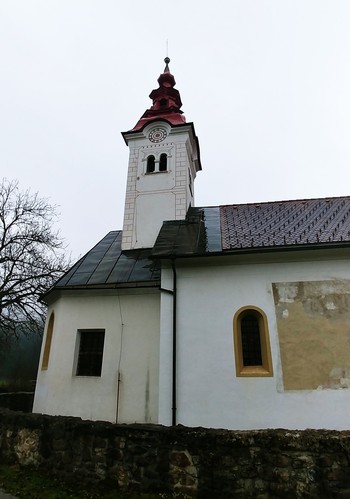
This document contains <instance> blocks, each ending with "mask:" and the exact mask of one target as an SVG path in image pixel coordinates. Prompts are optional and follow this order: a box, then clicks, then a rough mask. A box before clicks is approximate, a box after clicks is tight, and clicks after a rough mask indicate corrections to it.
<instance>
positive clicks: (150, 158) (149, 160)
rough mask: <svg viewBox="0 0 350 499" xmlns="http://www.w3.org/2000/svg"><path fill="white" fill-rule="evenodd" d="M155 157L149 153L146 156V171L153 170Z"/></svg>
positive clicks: (151, 171) (150, 171)
mask: <svg viewBox="0 0 350 499" xmlns="http://www.w3.org/2000/svg"><path fill="white" fill-rule="evenodd" d="M155 165H156V158H155V157H154V156H153V155H152V154H151V156H148V158H147V170H146V171H147V173H153V172H154V170H155Z"/></svg>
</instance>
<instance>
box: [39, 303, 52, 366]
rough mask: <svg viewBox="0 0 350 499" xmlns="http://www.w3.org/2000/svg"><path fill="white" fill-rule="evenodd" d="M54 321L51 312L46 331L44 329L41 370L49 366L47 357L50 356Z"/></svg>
mask: <svg viewBox="0 0 350 499" xmlns="http://www.w3.org/2000/svg"><path fill="white" fill-rule="evenodd" d="M54 322H55V314H54V313H53V312H52V314H51V315H50V319H49V323H48V326H47V331H46V338H45V347H44V354H43V361H42V364H41V370H42V371H46V370H47V368H48V366H49V357H50V350H51V341H52V333H53V326H54Z"/></svg>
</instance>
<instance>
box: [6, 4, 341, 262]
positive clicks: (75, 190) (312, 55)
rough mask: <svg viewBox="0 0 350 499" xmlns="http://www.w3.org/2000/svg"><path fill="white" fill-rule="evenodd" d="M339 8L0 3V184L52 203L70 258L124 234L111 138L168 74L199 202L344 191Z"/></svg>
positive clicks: (121, 171)
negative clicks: (195, 162) (194, 143)
mask: <svg viewBox="0 0 350 499" xmlns="http://www.w3.org/2000/svg"><path fill="white" fill-rule="evenodd" d="M349 26H350V1H349V0H290V1H289V0H227V1H226V0H217V1H215V2H214V1H207V0H176V1H166V0H163V1H159V0H157V1H154V0H148V1H145V0H133V1H118V0H57V1H56V0H0V68H1V70H0V167H1V170H0V173H1V177H2V176H4V177H7V178H9V179H18V180H19V182H20V186H21V188H22V189H26V188H30V189H32V190H33V191H39V194H40V195H41V196H42V197H47V198H49V199H50V201H51V202H52V203H53V204H56V205H58V206H59V212H60V224H59V226H60V230H61V234H62V236H63V237H64V238H65V239H66V241H67V243H68V250H69V251H70V252H71V253H72V256H73V258H76V257H78V256H79V255H82V254H84V253H85V252H86V251H88V250H89V249H90V248H91V247H92V246H93V245H94V244H95V243H96V242H97V241H99V240H100V239H101V238H102V237H103V236H104V235H105V234H106V233H107V232H109V231H110V230H114V229H121V228H122V218H123V208H124V195H125V182H126V172H127V164H128V149H127V147H126V145H125V143H124V141H123V138H122V136H121V134H120V132H122V131H127V130H129V129H131V128H132V127H133V126H134V125H135V124H136V122H137V121H138V119H139V118H140V116H141V115H142V114H143V112H144V111H145V110H146V109H147V108H148V107H150V105H151V101H150V99H149V98H148V95H149V93H150V91H151V90H152V89H153V88H157V86H158V85H157V78H158V76H159V74H160V73H161V72H162V71H163V69H164V62H163V59H164V57H165V55H166V40H169V42H168V43H169V57H170V58H171V62H170V69H171V72H172V73H173V74H174V76H175V79H176V82H177V86H176V88H177V89H178V90H179V91H180V94H181V98H182V102H183V107H182V109H183V111H184V113H185V115H186V118H187V121H193V122H194V125H195V128H196V132H197V135H198V138H199V142H200V146H201V159H202V167H203V171H202V172H200V173H199V174H198V177H197V180H196V184H195V199H196V205H197V206H206V205H218V204H233V203H245V202H258V201H272V200H280V199H297V198H309V197H325V196H339V195H348V194H350V182H349V180H350V168H349V167H350V28H349Z"/></svg>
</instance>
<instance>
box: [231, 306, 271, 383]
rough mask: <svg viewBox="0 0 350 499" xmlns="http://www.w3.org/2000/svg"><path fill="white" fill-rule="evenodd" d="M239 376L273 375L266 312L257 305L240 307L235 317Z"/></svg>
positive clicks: (235, 341) (234, 327)
mask: <svg viewBox="0 0 350 499" xmlns="http://www.w3.org/2000/svg"><path fill="white" fill-rule="evenodd" d="M233 338H234V348H235V360H236V374H237V376H273V369H272V359H271V349H270V339H269V331H268V324H267V317H266V314H265V313H264V312H263V311H262V310H260V309H259V308H257V307H253V306H248V307H243V308H241V309H239V310H238V311H237V312H236V314H235V316H234V319H233Z"/></svg>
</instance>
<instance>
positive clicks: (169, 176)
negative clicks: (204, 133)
mask: <svg viewBox="0 0 350 499" xmlns="http://www.w3.org/2000/svg"><path fill="white" fill-rule="evenodd" d="M164 62H165V64H166V65H165V69H164V72H163V73H162V74H161V75H160V76H159V78H158V84H159V87H158V88H157V89H155V90H152V92H151V93H150V95H149V97H150V98H151V99H152V101H153V104H152V106H151V107H150V109H147V111H146V112H145V113H144V114H143V115H142V116H141V118H140V120H139V121H138V122H137V123H136V125H135V127H134V128H133V129H132V130H129V131H128V132H124V133H123V134H122V135H123V137H124V140H125V142H126V144H127V146H128V147H129V150H130V155H129V166H128V177H127V186H126V195H125V209H124V224H123V238H122V250H130V249H136V248H151V247H152V246H153V245H154V243H155V241H156V238H157V236H158V233H159V230H160V228H161V226H162V224H163V222H164V221H166V220H184V219H185V217H186V213H187V210H188V208H189V207H190V206H193V205H194V188H193V184H194V180H195V178H196V174H197V172H198V171H199V170H201V169H202V168H201V163H200V151H199V143H198V138H197V136H196V134H195V130H194V125H193V123H186V119H185V116H184V115H183V112H182V111H181V106H182V102H181V98H180V93H179V91H178V90H177V89H175V88H174V86H175V84H176V83H175V78H174V76H173V75H172V74H171V73H170V70H169V62H170V59H169V58H168V57H166V58H165V59H164Z"/></svg>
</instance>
